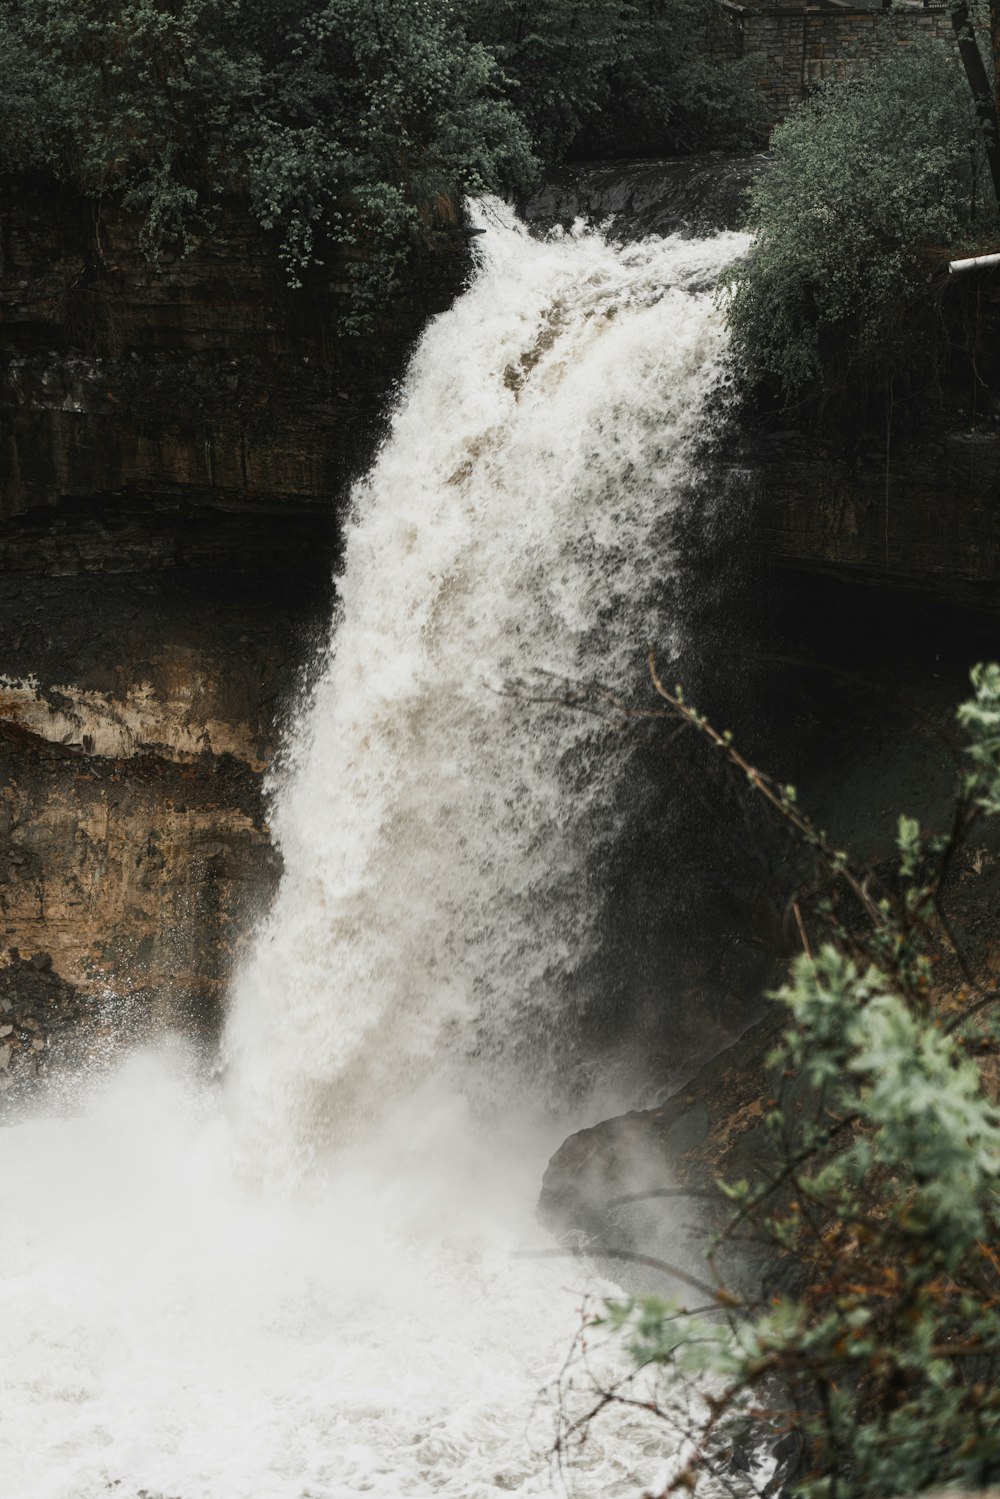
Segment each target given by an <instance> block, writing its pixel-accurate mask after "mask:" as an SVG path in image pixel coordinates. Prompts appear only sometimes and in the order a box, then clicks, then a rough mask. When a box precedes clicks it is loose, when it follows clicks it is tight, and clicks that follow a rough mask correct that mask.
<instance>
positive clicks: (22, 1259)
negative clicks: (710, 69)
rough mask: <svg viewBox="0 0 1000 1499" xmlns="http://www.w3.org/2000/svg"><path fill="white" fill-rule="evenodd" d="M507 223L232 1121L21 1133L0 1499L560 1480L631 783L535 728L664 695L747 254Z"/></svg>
mask: <svg viewBox="0 0 1000 1499" xmlns="http://www.w3.org/2000/svg"><path fill="white" fill-rule="evenodd" d="M481 211H482V212H483V213H484V214H486V215H487V221H488V226H489V232H488V234H487V235H486V236H485V241H484V244H483V247H482V254H481V264H480V267H479V270H478V273H477V275H476V277H475V279H474V282H473V285H472V286H471V288H470V289H469V291H468V292H467V293H466V294H465V295H464V296H463V297H462V298H461V299H460V300H459V301H458V303H457V304H456V306H455V307H454V308H453V309H452V310H451V311H450V312H449V313H447V314H445V315H444V316H443V317H441V318H439V319H438V320H437V321H436V322H435V323H434V324H433V325H432V326H431V327H430V329H429V330H428V332H427V334H426V335H425V337H424V339H423V341H422V343H421V346H420V348H419V349H418V351H417V354H416V356H415V359H414V362H413V365H412V368H411V370H410V374H409V377H408V380H407V383H406V387H405V389H404V391H403V393H402V396H401V399H400V402H399V407H398V410H397V412H396V415H395V418H394V421H393V425H392V430H391V433H390V436H389V438H388V440H387V442H386V444H385V446H384V448H383V450H382V452H381V454H380V456H379V459H378V461H377V463H376V464H375V467H374V468H373V470H372V472H371V474H370V475H369V477H368V478H367V479H366V480H365V481H364V482H363V483H362V484H361V485H359V487H358V489H357V491H356V493H355V495H354V502H353V511H352V517H351V520H350V524H349V527H348V535H347V540H346V549H345V560H344V567H343V575H342V578H341V580H340V586H339V598H340V606H339V617H338V619H337V621H336V624H335V628H334V630H333V633H332V637H331V644H330V647H329V652H328V658H327V660H326V661H325V663H324V666H323V669H322V671H321V673H320V674H319V676H318V678H317V683H318V685H317V686H316V687H315V689H314V691H313V692H312V694H311V696H310V699H309V701H308V702H307V703H305V704H304V706H303V709H302V713H301V715H300V719H299V722H298V724H297V725H296V728H295V731H294V734H293V736H292V741H291V745H290V748H289V752H288V755H287V757H286V764H285V766H284V769H283V771H282V774H281V777H280V781H279V784H278V786H277V789H276V799H275V815H274V828H275V832H276V836H277V839H278V842H279V844H280V847H281V850H282V854H283V857H284V861H285V874H284V877H283V880H282V883H281V887H280V890H279V894H278V897H277V900H276V902H275V905H274V908H273V910H272V912H271V915H270V917H269V919H268V921H267V922H266V923H265V924H264V926H263V928H262V930H261V931H260V933H259V934H258V937H257V940H256V943H255V945H254V947H253V950H252V952H251V953H250V955H249V957H248V959H247V962H246V964H245V966H244V969H243V971H242V972H241V974H240V975H239V977H238V980H237V982H236V985H235V990H234V995H233V1000H232V1007H231V1017H230V1021H229V1024H228V1029H227V1035H226V1046H225V1053H226V1058H227V1072H226V1077H225V1082H224V1085H223V1087H222V1089H221V1096H220V1095H219V1094H217V1093H212V1092H208V1091H206V1090H205V1088H204V1087H203V1086H202V1085H198V1084H196V1083H194V1082H191V1081H185V1080H184V1079H185V1071H184V1066H183V1060H182V1059H178V1058H176V1057H171V1056H169V1055H164V1054H160V1055H155V1056H154V1055H150V1054H145V1055H141V1056H137V1057H134V1058H133V1059H132V1061H131V1062H130V1063H129V1064H128V1065H127V1066H126V1067H125V1068H124V1069H123V1071H122V1072H121V1073H120V1074H119V1075H118V1076H116V1077H115V1078H113V1079H111V1080H104V1081H103V1082H102V1083H100V1084H95V1087H94V1091H93V1096H91V1097H90V1099H89V1100H88V1102H87V1103H86V1106H85V1107H84V1108H83V1109H82V1110H81V1109H79V1108H75V1109H74V1110H73V1112H72V1113H71V1114H70V1115H68V1116H65V1117H61V1118H56V1119H50V1120H43V1119H35V1120H33V1121H29V1122H26V1123H23V1124H20V1125H18V1126H17V1127H16V1128H14V1129H12V1130H11V1131H10V1132H9V1137H8V1152H7V1159H8V1160H9V1161H10V1163H11V1165H10V1167H9V1168H8V1169H7V1170H6V1171H5V1179H4V1194H5V1201H4V1205H3V1220H2V1227H0V1274H2V1276H3V1277H4V1279H3V1284H2V1297H3V1300H2V1309H0V1326H2V1328H3V1343H4V1357H3V1379H4V1398H3V1401H2V1403H0V1475H4V1476H3V1478H2V1480H0V1488H2V1492H3V1493H4V1494H5V1495H9V1496H10V1499H98V1496H101V1499H105V1496H107V1495H108V1494H109V1493H110V1494H115V1495H118V1496H120V1499H135V1496H137V1495H139V1494H146V1495H149V1496H156V1499H160V1496H163V1499H166V1496H176V1499H334V1496H336V1499H342V1496H347V1495H355V1494H360V1493H376V1494H384V1495H394V1496H403V1495H405V1496H418V1495H430V1494H446V1495H452V1496H462V1499H472V1496H476V1499H479V1496H486V1495H490V1494H497V1493H500V1492H504V1493H509V1492H517V1493H520V1494H524V1495H528V1494H534V1495H541V1494H547V1493H551V1492H552V1490H553V1484H554V1482H555V1480H554V1478H553V1474H552V1472H551V1471H550V1465H549V1462H548V1458H547V1451H548V1448H549V1446H550V1443H551V1433H552V1413H551V1409H550V1408H549V1407H547V1406H546V1405H545V1403H544V1402H542V1404H541V1405H539V1404H538V1392H539V1390H540V1389H541V1388H542V1387H543V1386H544V1385H545V1384H546V1382H547V1381H550V1380H551V1379H552V1378H553V1376H554V1375H555V1373H556V1371H557V1368H558V1365H559V1362H560V1360H561V1358H562V1356H563V1354H564V1352H565V1349H566V1346H567V1344H568V1341H569V1338H570V1337H571V1335H572V1332H573V1330H574V1328H575V1326H576V1324H577V1319H578V1301H579V1297H578V1290H574V1289H572V1288H573V1287H576V1288H579V1286H580V1285H582V1284H583V1283H584V1282H585V1280H586V1274H585V1271H584V1269H583V1267H578V1266H568V1267H567V1266H565V1265H560V1266H554V1265H552V1264H544V1265H543V1264H540V1263H537V1262H530V1261H520V1260H516V1259H513V1258H512V1257H511V1251H512V1250H513V1249H515V1248H516V1247H517V1246H518V1245H523V1244H526V1243H536V1244H537V1243H539V1242H541V1236H540V1234H539V1231H538V1230H537V1228H535V1227H533V1225H532V1221H531V1209H532V1204H533V1199H534V1196H535V1193H536V1191H537V1185H538V1180H539V1177H540V1172H541V1168H542V1165H543V1163H544V1159H545V1155H546V1152H547V1150H548V1148H550V1147H551V1145H552V1144H553V1143H554V1142H555V1140H557V1139H558V1138H559V1136H560V1134H561V1132H562V1130H563V1129H564V1128H565V1125H566V1117H567V1116H566V1108H567V1104H566V1100H567V1098H568V1097H569V1096H570V1094H571V1093H572V1092H573V1078H574V1073H575V1071H576V1067H575V1065H574V1058H573V1035H574V1022H573V1014H574V1007H576V1006H578V1005H580V1004H581V1003H582V1002H583V1000H584V999H585V998H586V996H585V995H584V994H583V993H582V992H581V990H582V988H583V984H582V981H581V979H580V973H581V970H582V965H583V962H584V960H585V959H586V958H587V956H588V955H589V953H590V952H591V950H592V948H593V945H594V943H595V942H596V941H597V937H598V932H599V916H600V909H601V890H600V878H599V867H600V864H601V861H602V858H603V856H604V854H605V852H606V851H607V849H608V848H609V847H610V846H611V844H612V842H613V838H614V831H615V826H616V820H617V818H618V816H619V815H620V810H621V808H620V803H621V798H622V795H623V790H622V788H623V786H624V785H625V784H626V781H625V776H624V770H625V762H624V756H625V751H624V750H623V749H622V747H621V745H620V744H618V743H616V742H615V741H613V740H612V739H611V737H610V736H609V735H608V734H607V732H606V731H605V730H603V729H602V728H601V726H600V725H596V726H595V724H594V722H593V721H591V720H588V719H585V718H583V717H580V716H574V715H573V714H572V713H570V712H568V711H567V710H566V709H565V708H564V707H563V706H561V705H560V704H559V703H558V702H555V703H553V702H549V703H545V702H542V701H538V700H537V699H540V698H544V697H546V696H549V697H553V698H558V697H559V688H558V685H557V684H558V683H559V681H560V680H562V679H566V678H572V679H579V678H585V679H600V680H603V681H607V682H613V683H616V684H622V683H627V682H629V681H630V680H631V681H633V682H638V681H639V680H640V679H641V673H642V671H643V663H644V659H645V651H646V647H647V645H648V643H649V642H650V641H651V640H656V641H658V642H660V643H661V644H663V643H668V642H670V641H671V640H672V638H673V635H674V624H675V622H674V621H672V620H671V619H670V618H669V617H664V615H663V611H662V608H661V605H660V602H659V600H660V594H659V589H660V587H661V585H662V580H663V578H664V575H665V574H666V573H668V572H669V569H670V521H671V517H672V515H673V514H674V512H675V511H676V508H677V506H678V505H679V504H680V503H681V502H682V501H683V499H684V498H685V496H686V495H687V494H688V492H689V490H690V485H691V478H692V465H693V454H694V448H695V441H696V438H697V436H698V432H699V426H700V423H701V420H702V414H703V411H704V407H705V402H706V399H707V397H708V396H709V395H710V394H711V393H712V392H714V391H716V390H717V389H718V388H719V387H720V384H721V383H722V382H723V381H724V379H725V374H724V343H725V338H724V330H723V326H722V320H721V317H720V315H719V312H718V310H717V308H716V305H715V299H714V293H713V291H712V289H711V285H712V282H713V280H714V279H715V277H716V276H717V273H718V272H719V270H720V269H721V268H722V267H723V266H724V265H726V264H727V263H728V262H729V261H730V260H731V259H732V258H733V257H734V256H735V255H737V254H738V253H740V252H741V251H742V250H743V248H744V247H745V243H746V241H745V239H744V237H742V236H738V235H732V234H728V235H720V236H719V237H717V238H715V239H711V240H702V241H693V240H689V241H683V240H679V239H670V240H663V241H658V240H652V241H645V242H643V243H641V244H638V245H634V246H631V247H628V248H625V249H622V248H620V247H615V246H613V245H611V244H609V243H607V242H606V241H605V239H604V238H602V237H601V236H600V235H599V234H596V233H581V234H578V235H567V236H563V237H561V238H556V239H553V240H551V241H548V242H541V241H538V240H534V239H531V238H529V237H528V236H527V235H526V234H525V233H523V232H522V231H521V230H520V228H519V227H518V225H517V224H516V223H514V222H512V221H511V220H510V218H509V217H508V216H506V215H505V212H504V211H503V210H502V209H500V208H499V206H498V205H483V207H482V209H481ZM544 674H551V675H544ZM527 681H533V682H534V683H535V684H536V687H535V690H531V689H529V688H526V687H525V685H524V684H525V682H527ZM548 681H551V682H553V683H554V684H556V685H555V687H554V688H553V689H545V688H544V685H543V687H542V690H538V684H539V683H542V684H544V683H545V682H548ZM577 1091H578V1090H577ZM560 1110H562V1114H561V1117H560ZM567 1287H570V1289H567ZM661 1444H662V1433H661V1432H659V1431H657V1429H656V1428H655V1426H653V1427H649V1426H646V1425H644V1424H643V1422H642V1420H641V1418H640V1417H639V1416H638V1415H637V1414H636V1413H632V1412H627V1411H621V1412H619V1413H618V1415H617V1416H616V1417H615V1418H614V1419H613V1420H610V1421H609V1422H608V1423H607V1425H606V1426H605V1427H604V1428H603V1429H602V1430H601V1431H600V1432H599V1433H598V1434H597V1435H596V1437H595V1438H594V1439H593V1440H592V1442H591V1443H590V1444H588V1447H587V1449H586V1451H585V1455H584V1457H583V1458H582V1459H581V1462H580V1464H579V1466H578V1469H577V1472H576V1483H577V1487H578V1490H579V1492H581V1493H584V1494H589V1495H594V1496H596V1495H601V1496H602V1499H604V1496H610V1495H614V1494H618V1493H621V1494H623V1495H624V1494H632V1493H635V1492H636V1491H637V1490H638V1489H639V1487H640V1486H641V1484H642V1482H643V1481H646V1482H648V1481H650V1480H651V1479H652V1478H653V1477H654V1476H655V1473H656V1471H657V1462H658V1461H660V1462H661V1463H662V1452H660V1456H659V1458H658V1457H657V1456H656V1454H657V1452H658V1451H659V1450H660V1448H661Z"/></svg>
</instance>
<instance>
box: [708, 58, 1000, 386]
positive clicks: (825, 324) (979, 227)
mask: <svg viewBox="0 0 1000 1499" xmlns="http://www.w3.org/2000/svg"><path fill="white" fill-rule="evenodd" d="M771 144H772V156H773V165H772V167H771V170H770V171H769V172H768V173H767V174H765V175H764V176H762V177H761V178H760V179H759V180H758V182H757V183H756V184H755V186H754V188H753V190H752V194H751V213H750V217H751V224H752V226H753V227H754V228H755V229H756V231H757V242H756V245H755V247H754V251H753V254H752V255H751V256H750V257H749V259H748V260H747V261H745V262H744V263H743V264H742V265H741V266H739V267H738V268H737V270H736V272H735V275H734V277H733V299H732V303H731V306H730V319H731V325H732V329H733V335H734V351H735V356H736V359H737V362H738V364H739V366H740V368H741V373H742V376H743V379H744V382H745V384H747V385H748V386H753V385H756V384H759V383H760V382H761V381H765V382H773V383H774V384H776V385H777V386H778V387H779V388H780V389H781V391H782V392H783V394H784V397H785V398H786V399H791V398H795V397H798V396H800V395H802V394H803V393H807V392H810V391H813V392H815V391H819V392H821V393H822V394H823V395H826V396H830V395H832V396H834V397H837V396H843V395H844V394H845V393H849V394H851V395H852V396H854V397H855V398H857V397H864V395H865V393H866V392H868V391H874V392H875V394H876V396H879V397H881V396H882V394H883V393H884V391H885V389H886V388H887V386H888V384H889V382H890V381H892V380H894V379H896V378H898V379H899V384H900V390H901V391H902V389H903V388H904V387H906V386H908V385H910V386H912V384H913V383H914V379H917V380H921V379H922V380H923V382H924V383H925V384H926V383H927V381H928V380H933V377H934V373H935V366H936V363H937V360H936V354H937V351H938V344H939V343H941V342H943V341H946V338H947V334H946V332H945V330H944V329H943V327H942V322H941V318H940V310H939V299H938V297H937V296H936V294H935V291H936V287H937V286H938V285H940V284H941V283H942V279H943V281H944V282H946V281H947V274H946V261H947V259H948V256H949V253H956V252H957V251H958V250H959V249H960V248H962V247H967V246H968V247H975V246H977V245H980V244H982V243H983V242H984V241H985V242H987V243H992V240H993V238H994V237H995V236H997V235H998V234H1000V223H998V217H997V203H996V197H995V194H994V192H993V190H992V186H991V182H990V174H989V164H988V152H987V143H986V140H985V137H984V134H983V130H982V126H981V121H980V119H979V117H978V113H977V108H976V103H975V101H974V99H973V96H972V93H971V91H970V89H969V86H968V81H967V79H966V78H965V77H964V76H963V70H962V67H961V65H960V62H959V58H958V56H957V55H956V54H955V53H953V52H952V51H951V50H950V49H949V48H947V47H945V46H943V45H942V44H941V43H940V42H935V41H930V40H923V41H916V42H913V43H912V44H911V45H908V46H907V47H905V48H901V47H900V46H899V45H898V44H897V43H896V41H895V39H894V38H893V37H892V36H891V35H890V36H887V37H886V39H885V45H884V47H883V50H882V51H881V53H880V54H879V56H878V57H877V59H876V61H875V63H874V64H873V66H872V67H871V68H870V69H867V70H864V71H861V72H858V73H854V74H851V75H849V76H848V77H847V79H845V80H843V81H837V82H831V83H827V84H825V85H824V86H822V87H821V88H819V89H818V90H817V91H816V93H815V94H814V95H813V96H812V97H811V98H810V99H809V100H808V101H807V102H806V103H805V104H803V105H802V106H801V107H800V108H799V109H797V110H796V111H795V112H794V113H793V114H792V115H791V116H790V117H789V118H788V119H787V120H786V121H785V122H784V124H782V125H780V126H779V127H778V128H777V129H776V130H775V132H774V135H773V137H772V143H771Z"/></svg>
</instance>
